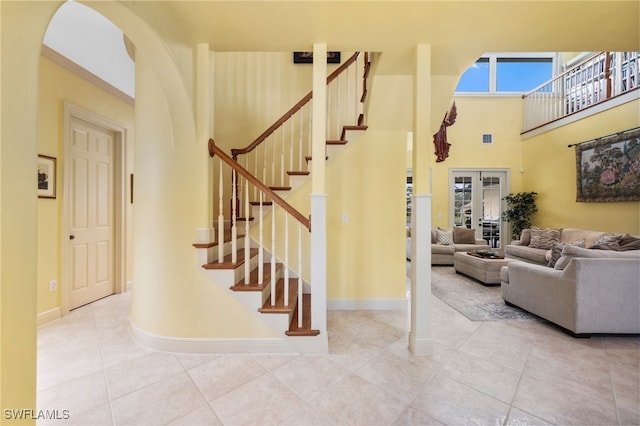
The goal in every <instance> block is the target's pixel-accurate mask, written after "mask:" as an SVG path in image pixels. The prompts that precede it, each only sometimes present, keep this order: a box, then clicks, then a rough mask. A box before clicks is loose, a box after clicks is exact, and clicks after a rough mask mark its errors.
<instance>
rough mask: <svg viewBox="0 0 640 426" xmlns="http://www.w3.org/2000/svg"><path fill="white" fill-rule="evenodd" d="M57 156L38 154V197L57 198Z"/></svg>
mask: <svg viewBox="0 0 640 426" xmlns="http://www.w3.org/2000/svg"><path fill="white" fill-rule="evenodd" d="M56 161H57V160H56V158H55V157H49V156H47V155H38V198H56Z"/></svg>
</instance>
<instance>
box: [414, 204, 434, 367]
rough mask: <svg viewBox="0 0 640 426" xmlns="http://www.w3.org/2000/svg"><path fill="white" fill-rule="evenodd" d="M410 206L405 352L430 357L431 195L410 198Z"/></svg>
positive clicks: (431, 347) (431, 351)
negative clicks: (408, 326)
mask: <svg viewBox="0 0 640 426" xmlns="http://www.w3.org/2000/svg"><path fill="white" fill-rule="evenodd" d="M412 203H413V205H412V210H411V214H412V216H411V332H410V333H409V349H410V350H411V352H413V353H415V354H416V355H431V354H432V353H433V345H432V340H431V195H430V194H428V195H424V194H418V195H414V196H413V200H412Z"/></svg>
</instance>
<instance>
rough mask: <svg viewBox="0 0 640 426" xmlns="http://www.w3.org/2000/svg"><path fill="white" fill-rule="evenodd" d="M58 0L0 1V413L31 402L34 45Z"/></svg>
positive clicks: (33, 364) (33, 381)
mask: <svg viewBox="0 0 640 426" xmlns="http://www.w3.org/2000/svg"><path fill="white" fill-rule="evenodd" d="M57 5H58V3H56V2H50V3H46V2H45V3H42V2H6V1H3V2H0V19H1V21H0V30H1V33H0V34H1V41H2V43H1V49H2V50H1V54H0V57H1V58H2V59H1V60H2V64H1V65H2V68H1V83H0V84H1V87H2V91H1V97H2V99H1V106H2V111H1V116H2V126H1V131H0V202H1V205H0V235H1V238H0V327H1V330H0V338H1V340H0V362H1V364H0V409H2V413H3V415H2V416H1V417H0V422H2V424H5V423H6V424H11V423H23V424H33V423H34V421H33V420H32V419H28V420H26V421H23V422H14V421H12V420H10V419H6V418H5V416H4V410H5V409H29V408H31V409H35V404H36V349H37V344H36V314H37V287H36V281H37V272H36V266H35V265H37V186H36V182H37V180H36V178H35V176H36V172H37V155H38V149H37V129H36V123H37V100H38V84H37V81H38V61H39V56H40V54H39V53H40V45H41V42H42V38H43V37H44V31H45V28H46V24H47V22H49V20H50V19H51V16H52V15H53V13H54V11H55V8H56V7H57Z"/></svg>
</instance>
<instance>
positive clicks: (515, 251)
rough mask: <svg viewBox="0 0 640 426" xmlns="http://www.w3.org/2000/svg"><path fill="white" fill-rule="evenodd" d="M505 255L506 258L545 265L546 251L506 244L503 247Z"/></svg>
mask: <svg viewBox="0 0 640 426" xmlns="http://www.w3.org/2000/svg"><path fill="white" fill-rule="evenodd" d="M505 254H506V255H507V257H511V258H516V259H519V260H524V261H526V262H530V263H537V264H540V265H546V264H547V258H546V255H547V250H545V249H537V248H531V247H529V246H519V245H513V244H508V245H507V246H506V247H505Z"/></svg>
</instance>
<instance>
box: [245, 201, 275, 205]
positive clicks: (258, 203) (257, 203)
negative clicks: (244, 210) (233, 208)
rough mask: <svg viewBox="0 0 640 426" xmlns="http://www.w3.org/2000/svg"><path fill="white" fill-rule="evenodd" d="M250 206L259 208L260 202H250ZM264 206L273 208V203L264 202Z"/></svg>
mask: <svg viewBox="0 0 640 426" xmlns="http://www.w3.org/2000/svg"><path fill="white" fill-rule="evenodd" d="M249 204H250V205H252V206H259V205H260V201H249ZM262 205H263V206H272V205H273V201H263V202H262Z"/></svg>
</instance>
